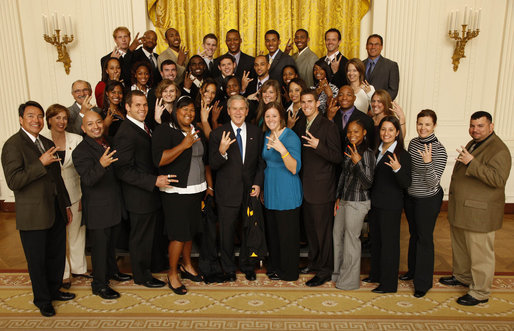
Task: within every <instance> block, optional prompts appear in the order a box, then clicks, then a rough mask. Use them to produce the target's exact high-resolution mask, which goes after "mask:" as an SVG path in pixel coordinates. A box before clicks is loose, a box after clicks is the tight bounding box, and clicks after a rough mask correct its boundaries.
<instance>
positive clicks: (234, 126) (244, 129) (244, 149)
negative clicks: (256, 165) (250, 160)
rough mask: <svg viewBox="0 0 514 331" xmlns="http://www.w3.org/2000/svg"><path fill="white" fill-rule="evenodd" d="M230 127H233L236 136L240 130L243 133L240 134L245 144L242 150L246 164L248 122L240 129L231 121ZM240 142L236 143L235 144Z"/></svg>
mask: <svg viewBox="0 0 514 331" xmlns="http://www.w3.org/2000/svg"><path fill="white" fill-rule="evenodd" d="M230 125H232V130H234V135H237V129H238V128H240V129H241V132H240V133H239V134H240V135H241V141H242V142H243V146H242V150H243V157H242V160H243V163H244V162H245V155H246V122H243V124H242V125H241V126H240V127H238V126H237V125H235V124H234V122H232V121H230ZM237 143H238V142H237V141H236V142H235V144H237Z"/></svg>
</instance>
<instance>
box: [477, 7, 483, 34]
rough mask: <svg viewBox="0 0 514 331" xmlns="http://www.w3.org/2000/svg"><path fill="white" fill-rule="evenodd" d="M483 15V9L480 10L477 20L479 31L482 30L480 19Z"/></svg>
mask: <svg viewBox="0 0 514 331" xmlns="http://www.w3.org/2000/svg"><path fill="white" fill-rule="evenodd" d="M481 15H482V8H480V9H479V10H478V18H477V30H480V17H481Z"/></svg>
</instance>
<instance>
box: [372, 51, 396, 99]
mask: <svg viewBox="0 0 514 331" xmlns="http://www.w3.org/2000/svg"><path fill="white" fill-rule="evenodd" d="M368 61H369V59H365V60H364V61H363V62H364V66H366V68H367V65H368ZM366 80H367V81H368V83H370V84H371V85H373V87H374V88H375V90H378V89H384V90H386V91H387V92H388V93H389V94H390V95H391V99H392V100H394V99H395V98H396V96H397V95H398V87H399V85H400V72H399V70H398V63H396V62H394V61H391V60H389V59H386V58H385V57H383V56H380V58H379V59H378V61H377V64H376V65H375V68H374V69H373V71H372V72H371V75H370V76H369V77H367V75H366Z"/></svg>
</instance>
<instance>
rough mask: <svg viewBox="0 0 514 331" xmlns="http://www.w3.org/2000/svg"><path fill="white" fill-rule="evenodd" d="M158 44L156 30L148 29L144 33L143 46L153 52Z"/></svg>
mask: <svg viewBox="0 0 514 331" xmlns="http://www.w3.org/2000/svg"><path fill="white" fill-rule="evenodd" d="M156 45H157V34H156V33H155V32H154V31H151V30H148V31H146V32H145V34H144V35H143V47H144V49H146V50H147V51H148V52H150V53H152V52H153V49H154V48H155V46H156Z"/></svg>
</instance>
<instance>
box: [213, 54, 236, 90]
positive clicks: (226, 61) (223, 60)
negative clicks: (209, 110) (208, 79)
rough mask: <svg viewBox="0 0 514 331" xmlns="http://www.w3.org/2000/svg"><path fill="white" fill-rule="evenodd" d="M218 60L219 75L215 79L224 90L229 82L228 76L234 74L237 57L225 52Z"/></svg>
mask: <svg viewBox="0 0 514 331" xmlns="http://www.w3.org/2000/svg"><path fill="white" fill-rule="evenodd" d="M216 60H218V61H217V63H218V69H219V75H217V76H215V77H214V79H215V80H216V82H217V83H218V88H219V89H220V90H222V91H223V87H224V86H225V85H226V84H227V78H228V77H230V76H233V75H234V71H235V69H236V59H234V57H233V56H232V55H230V54H223V55H222V56H220V57H219V58H217V59H216Z"/></svg>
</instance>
